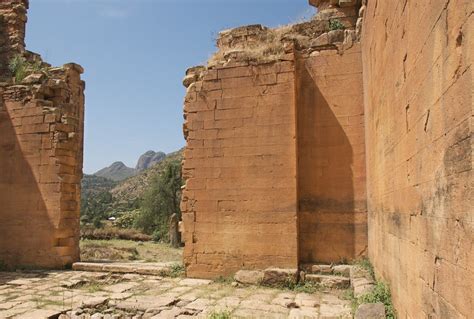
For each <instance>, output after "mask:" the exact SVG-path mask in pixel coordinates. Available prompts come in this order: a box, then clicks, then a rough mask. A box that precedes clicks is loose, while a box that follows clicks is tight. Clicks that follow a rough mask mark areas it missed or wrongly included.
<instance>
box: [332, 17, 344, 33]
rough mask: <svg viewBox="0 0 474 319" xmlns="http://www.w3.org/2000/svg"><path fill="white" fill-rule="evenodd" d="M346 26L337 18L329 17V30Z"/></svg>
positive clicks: (341, 28) (342, 28)
mask: <svg viewBox="0 0 474 319" xmlns="http://www.w3.org/2000/svg"><path fill="white" fill-rule="evenodd" d="M345 28H346V27H345V26H344V24H342V22H341V21H339V20H337V19H331V20H329V30H330V31H333V30H344V29H345Z"/></svg>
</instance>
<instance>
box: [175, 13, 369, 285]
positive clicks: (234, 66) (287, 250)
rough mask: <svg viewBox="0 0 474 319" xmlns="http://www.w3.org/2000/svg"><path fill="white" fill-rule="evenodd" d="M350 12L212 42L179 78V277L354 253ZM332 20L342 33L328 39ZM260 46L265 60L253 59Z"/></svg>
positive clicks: (358, 148)
mask: <svg viewBox="0 0 474 319" xmlns="http://www.w3.org/2000/svg"><path fill="white" fill-rule="evenodd" d="M357 13H358V7H357V6H356V5H355V4H354V5H352V6H348V7H345V8H344V7H339V6H334V7H329V8H327V9H326V10H322V11H320V13H319V14H318V15H317V16H316V17H315V18H314V19H313V20H312V21H309V22H305V23H302V24H297V25H294V26H291V27H289V28H288V27H284V28H281V29H268V28H265V27H262V26H260V25H252V26H247V27H240V28H236V29H232V30H226V31H223V32H221V33H220V36H219V39H218V40H217V44H218V47H219V51H218V52H217V53H216V55H215V57H213V59H211V62H210V64H209V65H208V67H195V68H191V69H189V70H188V71H187V74H186V78H185V80H184V84H185V86H186V87H187V94H186V99H185V107H184V113H185V124H184V135H185V137H186V140H187V147H186V151H185V154H184V158H185V160H184V162H183V175H184V177H185V179H186V186H185V189H184V192H183V201H182V211H183V221H184V230H185V231H184V240H185V253H184V255H185V256H184V261H185V264H186V266H187V275H188V276H192V277H209V278H212V277H218V276H227V275H230V274H233V273H235V272H236V271H238V270H240V269H264V268H267V267H280V268H293V269H296V268H298V265H299V264H301V263H311V262H321V261H322V262H340V261H343V260H349V259H355V258H357V257H361V256H364V255H365V254H366V251H367V215H366V204H365V144H364V110H363V94H362V92H363V90H362V85H363V83H362V62H361V50H360V46H359V45H358V44H357V42H356V39H357V34H356V30H355V27H356V22H357V17H358V15H357ZM334 18H337V19H340V20H341V21H342V22H343V23H344V24H345V26H346V30H331V29H330V20H332V19H334ZM275 38H277V39H279V40H280V43H279V45H280V47H277V46H275V43H274V42H272V41H273V40H275ZM321 38H324V39H325V41H321V40H318V39H321ZM269 39H270V40H269ZM314 40H318V41H314ZM262 45H263V46H268V47H272V53H271V54H273V55H271V54H270V56H265V53H262V54H261V55H260V56H259V52H261V50H260V49H259V46H262ZM263 51H265V50H263ZM275 52H276V53H275ZM343 53H344V54H343Z"/></svg>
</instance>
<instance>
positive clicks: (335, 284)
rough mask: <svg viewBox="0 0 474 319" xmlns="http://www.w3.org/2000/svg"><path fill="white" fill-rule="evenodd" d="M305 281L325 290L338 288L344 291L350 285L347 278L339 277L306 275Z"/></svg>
mask: <svg viewBox="0 0 474 319" xmlns="http://www.w3.org/2000/svg"><path fill="white" fill-rule="evenodd" d="M305 280H306V281H307V282H313V283H316V284H320V285H321V286H323V287H326V288H339V289H345V288H348V287H349V286H350V284H351V281H350V279H349V278H346V277H341V276H330V275H314V274H311V275H306V278H305Z"/></svg>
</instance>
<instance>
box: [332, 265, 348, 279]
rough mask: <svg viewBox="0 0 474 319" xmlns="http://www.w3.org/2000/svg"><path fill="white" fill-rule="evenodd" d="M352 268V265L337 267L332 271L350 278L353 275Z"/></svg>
mask: <svg viewBox="0 0 474 319" xmlns="http://www.w3.org/2000/svg"><path fill="white" fill-rule="evenodd" d="M351 269H352V266H350V265H335V266H333V267H332V271H333V272H334V273H337V274H341V275H344V276H346V277H349V276H350V275H351Z"/></svg>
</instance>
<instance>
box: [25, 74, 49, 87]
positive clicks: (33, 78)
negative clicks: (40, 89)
mask: <svg viewBox="0 0 474 319" xmlns="http://www.w3.org/2000/svg"><path fill="white" fill-rule="evenodd" d="M44 78H45V75H44V74H43V73H33V74H30V75H28V76H27V77H25V78H24V79H23V81H22V83H25V84H35V83H40V82H41V81H43V80H44Z"/></svg>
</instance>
